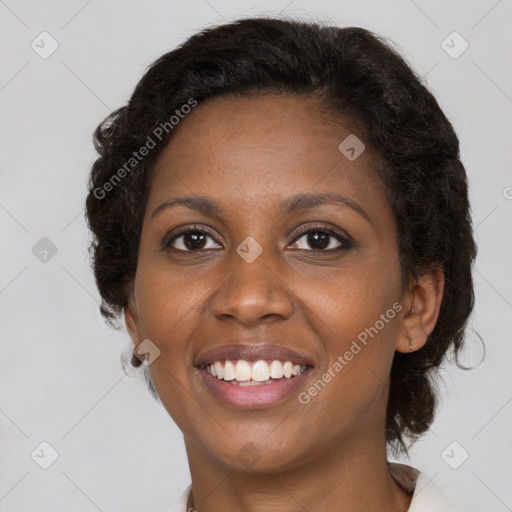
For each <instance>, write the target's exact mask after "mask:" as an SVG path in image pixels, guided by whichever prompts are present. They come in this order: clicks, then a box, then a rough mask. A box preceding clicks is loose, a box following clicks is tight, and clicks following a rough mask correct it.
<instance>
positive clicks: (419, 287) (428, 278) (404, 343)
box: [395, 267, 444, 353]
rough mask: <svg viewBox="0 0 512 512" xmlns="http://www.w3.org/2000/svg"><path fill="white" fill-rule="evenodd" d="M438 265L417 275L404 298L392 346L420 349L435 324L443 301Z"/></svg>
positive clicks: (441, 273)
mask: <svg viewBox="0 0 512 512" xmlns="http://www.w3.org/2000/svg"><path fill="white" fill-rule="evenodd" d="M443 290H444V272H443V269H442V267H438V268H437V269H436V270H434V271H432V272H430V273H427V274H425V275H423V276H421V277H419V278H417V279H416V280H415V281H414V283H412V284H411V285H410V286H409V290H408V297H407V298H404V300H403V302H402V304H404V305H405V313H404V316H403V317H402V320H401V325H400V329H399V334H398V338H397V341H396V345H395V349H396V350H397V351H398V352H405V353H407V352H411V351H414V350H418V349H420V348H422V347H423V346H424V345H425V343H426V342H427V338H428V337H429V335H430V334H431V333H432V331H433V330H434V327H435V326H436V322H437V317H438V316H439V310H440V309H441V302H442V300H443Z"/></svg>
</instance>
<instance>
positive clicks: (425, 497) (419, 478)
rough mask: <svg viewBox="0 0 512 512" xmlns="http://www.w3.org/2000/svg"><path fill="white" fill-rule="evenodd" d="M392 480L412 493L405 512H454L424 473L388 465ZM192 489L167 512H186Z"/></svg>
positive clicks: (397, 464) (189, 488)
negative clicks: (409, 503)
mask: <svg viewBox="0 0 512 512" xmlns="http://www.w3.org/2000/svg"><path fill="white" fill-rule="evenodd" d="M388 466H389V470H390V472H391V475H392V476H393V478H394V479H395V480H396V481H397V483H398V484H399V485H400V487H402V488H403V489H404V490H405V491H406V492H407V493H413V495H412V501H411V505H410V506H409V509H408V510H407V512H456V510H455V509H453V508H451V507H450V506H449V505H448V503H446V501H445V500H444V498H443V497H442V495H441V493H440V492H439V490H438V489H437V487H436V486H435V485H434V484H433V483H432V479H429V478H428V476H427V475H426V474H425V473H421V472H420V471H418V470H417V469H415V468H413V467H412V466H407V465H406V464H399V463H397V462H389V463H388ZM191 489H192V484H190V485H189V486H188V487H187V488H186V489H185V490H184V491H183V492H182V493H181V495H180V496H179V498H178V501H177V502H176V503H175V505H174V507H173V508H171V509H170V511H169V512H188V511H187V509H186V507H187V499H188V495H189V493H190V490H191Z"/></svg>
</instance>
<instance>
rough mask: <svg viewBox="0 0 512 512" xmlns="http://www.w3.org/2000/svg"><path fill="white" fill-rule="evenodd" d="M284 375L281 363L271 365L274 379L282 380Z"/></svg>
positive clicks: (273, 362)
mask: <svg viewBox="0 0 512 512" xmlns="http://www.w3.org/2000/svg"><path fill="white" fill-rule="evenodd" d="M283 375H284V370H283V365H282V364H281V361H272V363H271V364H270V376H271V377H272V378H273V379H280V378H281V377H282V376H283Z"/></svg>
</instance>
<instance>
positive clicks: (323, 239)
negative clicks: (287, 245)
mask: <svg viewBox="0 0 512 512" xmlns="http://www.w3.org/2000/svg"><path fill="white" fill-rule="evenodd" d="M318 238H320V242H319V241H318ZM308 244H309V245H310V246H312V247H314V246H315V244H316V245H317V246H318V245H319V246H320V247H316V249H324V248H325V247H328V245H329V235H327V234H326V233H319V232H318V231H315V232H311V233H309V235H308Z"/></svg>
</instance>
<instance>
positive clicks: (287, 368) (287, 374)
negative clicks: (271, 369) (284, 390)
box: [283, 361, 293, 379]
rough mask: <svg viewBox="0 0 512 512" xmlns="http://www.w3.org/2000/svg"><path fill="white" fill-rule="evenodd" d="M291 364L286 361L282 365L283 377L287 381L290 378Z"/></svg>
mask: <svg viewBox="0 0 512 512" xmlns="http://www.w3.org/2000/svg"><path fill="white" fill-rule="evenodd" d="M292 369H293V364H292V363H291V362H290V361H286V363H284V364H283V370H284V376H285V377H286V378H287V379H289V378H290V377H291V376H292Z"/></svg>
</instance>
